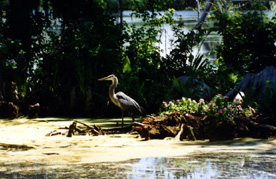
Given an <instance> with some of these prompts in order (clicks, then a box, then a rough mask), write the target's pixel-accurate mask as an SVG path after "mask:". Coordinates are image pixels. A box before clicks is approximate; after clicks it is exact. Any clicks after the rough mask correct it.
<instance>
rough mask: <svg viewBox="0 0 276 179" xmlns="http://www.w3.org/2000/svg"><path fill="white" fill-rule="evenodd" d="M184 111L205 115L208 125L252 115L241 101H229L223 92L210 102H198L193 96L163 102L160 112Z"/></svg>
mask: <svg viewBox="0 0 276 179" xmlns="http://www.w3.org/2000/svg"><path fill="white" fill-rule="evenodd" d="M177 111H180V112H183V113H190V114H195V115H204V116H205V118H204V122H205V124H206V125H215V124H217V123H218V122H225V121H228V120H232V121H233V120H234V116H238V115H244V116H247V117H248V116H251V115H252V112H251V111H250V110H249V109H247V108H243V107H242V106H241V105H240V104H239V103H234V102H230V101H228V98H227V97H223V96H222V95H221V94H218V95H216V96H215V97H214V98H213V99H212V100H211V101H210V102H205V101H204V99H200V100H199V101H198V102H197V101H195V100H192V99H191V98H184V97H183V98H182V99H178V100H176V101H169V102H168V103H167V102H165V101H164V102H163V103H162V106H161V111H160V114H161V115H164V114H166V113H172V112H177Z"/></svg>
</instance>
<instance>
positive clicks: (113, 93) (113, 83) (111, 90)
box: [109, 78, 118, 102]
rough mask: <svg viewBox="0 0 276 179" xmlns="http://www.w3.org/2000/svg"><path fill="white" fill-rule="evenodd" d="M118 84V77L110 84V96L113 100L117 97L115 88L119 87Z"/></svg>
mask: <svg viewBox="0 0 276 179" xmlns="http://www.w3.org/2000/svg"><path fill="white" fill-rule="evenodd" d="M117 84H118V79H117V78H113V79H112V84H111V85H110V86H109V97H110V99H111V100H112V101H113V99H114V98H116V96H115V88H116V87H117ZM113 102H114V101H113Z"/></svg>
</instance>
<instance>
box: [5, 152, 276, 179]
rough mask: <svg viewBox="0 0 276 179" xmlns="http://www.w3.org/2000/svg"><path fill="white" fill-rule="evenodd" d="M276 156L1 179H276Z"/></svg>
mask: <svg viewBox="0 0 276 179" xmlns="http://www.w3.org/2000/svg"><path fill="white" fill-rule="evenodd" d="M275 164H276V155H275V152H272V153H271V152H259V153H255V154H253V153H251V154H250V153H248V152H246V153H240V152H235V153H228V152H227V153H212V154H211V153H209V154H194V155H190V156H185V157H176V158H164V157H160V158H142V159H137V160H130V161H125V162H115V163H97V164H70V165H55V164H51V165H49V164H40V163H22V162H10V163H1V164H0V166H1V167H0V178H108V179H109V178H127V179H142V178H143V179H155V178H160V179H184V178H193V179H197V178H204V179H208V178H248V179H249V178H250V179H251V178H260V179H262V178H276V166H275Z"/></svg>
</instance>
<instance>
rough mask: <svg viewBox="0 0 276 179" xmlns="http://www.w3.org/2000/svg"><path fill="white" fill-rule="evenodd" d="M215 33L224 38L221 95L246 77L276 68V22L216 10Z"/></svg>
mask: <svg viewBox="0 0 276 179" xmlns="http://www.w3.org/2000/svg"><path fill="white" fill-rule="evenodd" d="M213 20H214V21H215V23H214V27H213V30H214V31H217V32H218V34H219V35H221V37H222V44H221V45H219V46H218V48H217V67H218V71H217V76H219V79H218V80H216V81H217V84H216V85H215V86H216V87H217V89H219V90H220V92H221V93H225V92H227V91H228V90H229V89H230V88H231V87H233V86H235V84H236V82H237V81H239V80H240V79H241V78H242V77H243V76H244V75H245V74H246V73H256V72H259V71H260V70H262V69H264V67H266V66H268V65H276V60H275V55H276V49H275V41H276V35H275V33H273V32H274V31H275V30H276V23H275V22H276V21H275V18H272V19H269V18H267V17H266V16H265V15H263V14H262V13H259V12H257V11H254V12H247V13H239V12H235V13H228V12H220V11H219V10H217V9H215V10H214V13H213Z"/></svg>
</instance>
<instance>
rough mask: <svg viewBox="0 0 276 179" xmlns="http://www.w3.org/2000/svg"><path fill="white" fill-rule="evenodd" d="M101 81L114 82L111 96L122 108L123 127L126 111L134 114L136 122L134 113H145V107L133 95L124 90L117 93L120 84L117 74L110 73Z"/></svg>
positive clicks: (110, 89) (110, 92)
mask: <svg viewBox="0 0 276 179" xmlns="http://www.w3.org/2000/svg"><path fill="white" fill-rule="evenodd" d="M98 80H99V81H104V80H109V81H112V84H111V85H110V86H109V98H110V99H111V101H112V102H113V103H114V104H115V105H116V106H118V107H119V108H120V109H121V110H122V128H123V127H124V112H125V111H128V112H129V113H131V114H132V121H133V122H134V116H133V114H134V113H137V114H140V115H144V109H143V108H142V107H141V106H140V105H139V104H138V103H137V102H136V101H135V100H134V99H132V98H131V97H129V96H128V95H126V94H125V93H123V92H121V91H120V92H118V93H115V88H116V87H117V84H118V78H117V77H116V76H115V75H113V74H112V75H109V76H107V77H104V78H100V79H98Z"/></svg>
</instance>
